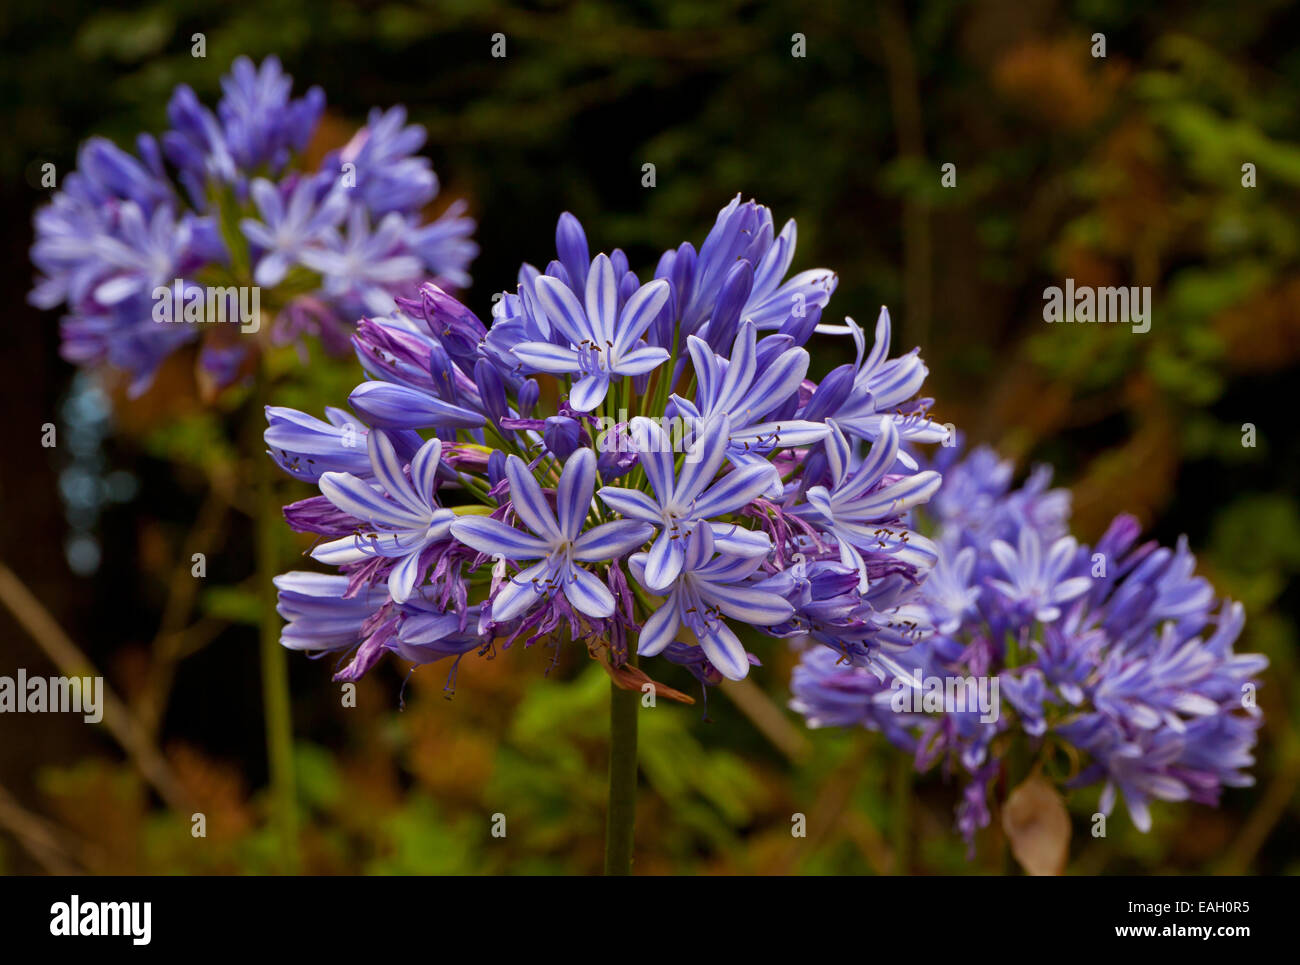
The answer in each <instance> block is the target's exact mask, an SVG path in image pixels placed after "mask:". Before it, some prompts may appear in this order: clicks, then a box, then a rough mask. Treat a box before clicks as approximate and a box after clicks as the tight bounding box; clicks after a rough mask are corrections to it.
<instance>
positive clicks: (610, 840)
mask: <svg viewBox="0 0 1300 965" xmlns="http://www.w3.org/2000/svg"><path fill="white" fill-rule="evenodd" d="M630 646H631V644H629V647H630ZM635 660H636V656H635V654H632V653H629V654H628V662H629V663H633V662H634V661H635ZM609 688H610V690H609V810H608V811H607V812H606V815H605V874H607V875H630V874H631V873H632V840H633V829H634V826H635V822H636V776H637V765H636V725H637V720H636V715H637V710H638V709H639V708H638V702H639V700H640V696H641V695H640V694H639V693H637V692H636V691H635V690H624V689H623V688H621V687H620V686H619V685H618V684H617V683H615V682H614V681H613V680H610V682H609Z"/></svg>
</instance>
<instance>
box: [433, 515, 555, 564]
mask: <svg viewBox="0 0 1300 965" xmlns="http://www.w3.org/2000/svg"><path fill="white" fill-rule="evenodd" d="M451 535H452V536H454V537H456V539H458V540H460V541H461V542H462V543H464V544H465V545H466V546H469V547H471V548H473V549H476V550H478V551H479V552H480V553H485V554H487V555H488V556H501V557H504V558H505V559H508V560H535V559H540V558H541V557H543V556H546V555H547V554H548V552H549V550H550V547H549V546H548V545H547V544H546V543H544V542H543V541H542V540H540V539H538V538H537V537H535V536H531V535H529V534H528V533H525V532H523V531H522V530H518V529H515V528H514V527H513V526H507V525H506V524H505V523H503V522H501V520H499V519H491V518H490V517H487V516H463V517H461V518H460V519H458V520H456V521H455V522H454V523H452V524H451Z"/></svg>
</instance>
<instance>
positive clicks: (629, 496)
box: [596, 486, 663, 526]
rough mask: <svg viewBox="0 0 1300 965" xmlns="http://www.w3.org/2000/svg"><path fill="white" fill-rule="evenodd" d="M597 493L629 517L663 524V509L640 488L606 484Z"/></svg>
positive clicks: (601, 498)
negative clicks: (625, 487)
mask: <svg viewBox="0 0 1300 965" xmlns="http://www.w3.org/2000/svg"><path fill="white" fill-rule="evenodd" d="M596 495H597V496H599V497H600V500H601V502H603V503H604V504H605V505H606V506H608V507H609V508H610V509H612V510H614V512H616V513H619V514H621V515H623V516H626V517H627V518H628V519H639V520H642V521H644V522H647V523H654V524H655V525H657V526H662V525H663V510H661V509H660V508H659V504H658V503H656V502H655V501H654V500H653V499H651V498H650V497H649V496H648V495H646V494H645V493H643V492H641V491H640V490H639V489H624V488H623V487H621V486H605V487H604V488H603V489H600V490H598V491H597V492H596Z"/></svg>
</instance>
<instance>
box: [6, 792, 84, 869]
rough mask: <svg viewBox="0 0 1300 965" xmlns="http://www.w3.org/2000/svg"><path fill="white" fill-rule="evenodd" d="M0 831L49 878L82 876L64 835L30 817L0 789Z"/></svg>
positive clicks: (25, 810)
mask: <svg viewBox="0 0 1300 965" xmlns="http://www.w3.org/2000/svg"><path fill="white" fill-rule="evenodd" d="M0 827H3V828H5V829H6V830H7V831H9V833H10V834H12V835H13V836H14V837H15V838H16V839H17V840H18V843H19V844H21V845H22V846H23V848H24V849H25V850H26V851H27V853H28V854H30V855H31V856H32V857H33V858H34V859H35V860H36V862H37V863H38V864H39V865H40V866H41V867H42V868H44V869H45V870H46V871H48V872H49V873H50V874H52V875H81V874H85V871H84V870H83V869H82V868H81V866H80V865H79V864H78V863H77V862H76V861H75V860H74V859H73V857H72V849H71V848H70V847H69V846H68V845H67V844H65V843H64V841H63V835H62V834H61V833H60V831H59V830H58V829H57V828H55V826H54V825H52V824H50V823H49V822H48V821H46V820H45V819H44V818H42V817H40V816H39V815H35V814H32V813H31V812H30V811H28V810H27V809H25V808H24V807H23V806H22V805H21V804H19V803H18V800H17V799H16V798H15V797H14V796H13V795H12V794H10V793H9V792H8V791H7V790H5V788H4V787H2V786H0Z"/></svg>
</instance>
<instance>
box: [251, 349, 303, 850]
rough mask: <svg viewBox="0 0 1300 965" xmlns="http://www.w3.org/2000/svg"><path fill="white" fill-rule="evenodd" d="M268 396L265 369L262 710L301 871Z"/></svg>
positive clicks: (280, 816)
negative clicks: (268, 450) (267, 442)
mask: <svg viewBox="0 0 1300 965" xmlns="http://www.w3.org/2000/svg"><path fill="white" fill-rule="evenodd" d="M269 397H270V379H269V378H268V376H267V374H266V372H265V369H264V368H263V369H262V371H260V372H259V373H258V391H257V393H256V403H257V404H256V405H255V406H254V407H253V413H252V421H253V426H252V428H253V430H255V434H254V438H255V440H256V441H257V442H258V445H256V446H254V447H253V448H252V449H251V450H250V451H251V452H253V453H254V454H255V455H254V456H253V458H254V460H255V461H256V464H257V469H256V477H257V492H258V499H257V519H256V520H255V521H254V526H255V528H256V531H257V539H256V543H257V585H258V588H259V590H260V594H261V607H260V620H259V630H260V637H261V657H262V708H263V713H264V715H265V724H266V751H267V760H268V762H269V768H270V772H271V815H272V821H273V823H274V825H275V829H276V834H277V836H278V838H279V845H280V865H281V867H280V870H281V871H282V872H283V873H284V874H294V873H296V872H297V870H298V809H297V803H296V794H295V792H294V773H293V718H292V715H291V713H290V702H289V658H288V654H287V653H286V652H285V649H284V647H282V646H280V617H279V615H278V614H277V613H276V612H275V604H276V599H275V584H274V583H272V579H273V578H274V577H275V576H276V575H277V573H278V572H279V565H278V563H279V560H278V553H277V547H278V544H279V527H280V525H281V516H280V504H279V502H278V501H277V500H276V498H275V472H274V466H273V464H272V461H271V459H270V457H269V456H266V455H265V454H263V453H262V451H261V450H262V446H261V444H260V442H261V429H262V426H263V418H264V417H263V415H262V413H263V411H264V406H265V405H266V403H267V401H268V399H269Z"/></svg>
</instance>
